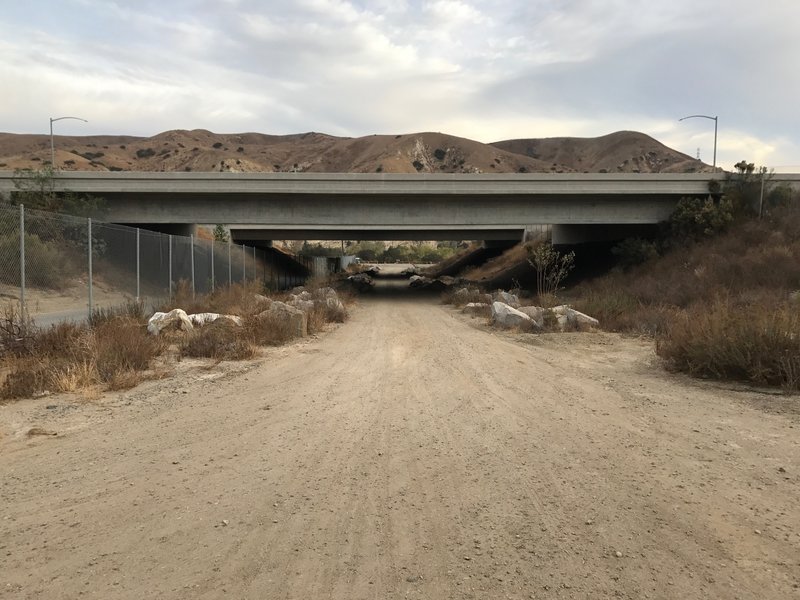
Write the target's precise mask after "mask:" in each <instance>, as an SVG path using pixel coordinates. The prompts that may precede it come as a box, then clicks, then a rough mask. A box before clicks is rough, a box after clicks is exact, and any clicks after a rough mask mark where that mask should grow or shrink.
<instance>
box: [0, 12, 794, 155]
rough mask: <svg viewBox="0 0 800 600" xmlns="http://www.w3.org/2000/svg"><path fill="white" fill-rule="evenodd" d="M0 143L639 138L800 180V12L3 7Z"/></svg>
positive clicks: (0, 32) (1, 23)
mask: <svg viewBox="0 0 800 600" xmlns="http://www.w3.org/2000/svg"><path fill="white" fill-rule="evenodd" d="M0 8H2V15H3V17H2V20H1V21H0V57H1V58H2V60H0V82H1V85H0V131H6V132H15V133H46V132H47V131H48V128H49V123H48V117H51V116H52V117H56V116H63V115H75V116H79V117H84V118H86V119H88V120H89V123H88V124H84V123H80V122H78V121H61V122H59V123H57V124H56V126H55V127H56V133H63V134H70V135H82V134H132V135H152V134H155V133H158V132H160V131H164V130H167V129H194V128H205V129H210V130H212V131H215V132H220V133H231V132H243V131H259V132H264V133H278V134H279V133H298V132H304V131H321V132H325V133H330V134H335V135H346V136H360V135H366V134H371V133H409V132H416V131H442V132H446V133H450V134H454V135H459V136H463V137H469V138H472V139H477V140H480V141H483V142H491V141H496V140H501V139H508V138H519V137H551V136H597V135H603V134H606V133H610V132H612V131H617V130H620V129H632V130H638V131H642V132H645V133H647V134H649V135H652V136H653V137H656V138H657V139H659V140H661V141H662V142H664V143H666V144H667V145H669V146H672V147H674V148H677V149H678V150H681V151H683V152H686V153H687V154H690V155H692V156H694V155H696V153H697V151H698V148H699V150H700V155H701V158H702V159H703V160H705V161H706V162H709V163H710V162H711V158H712V151H713V132H714V122H713V121H711V120H707V119H691V120H688V121H684V122H680V123H679V122H678V119H679V118H680V117H683V116H686V115H692V114H698V113H699V114H705V115H710V116H714V115H718V116H719V142H718V159H717V163H718V164H719V165H721V166H723V167H725V168H731V167H732V165H733V163H735V162H737V161H738V160H740V159H743V158H746V159H747V160H749V161H753V162H756V163H757V164H763V165H767V166H771V167H776V170H778V171H780V170H792V169H786V168H785V167H795V168H794V170H795V171H800V102H799V101H798V98H800V34H798V23H800V1H798V0H766V1H765V2H762V3H755V4H754V3H752V2H745V1H743V0H297V1H290V0H284V1H273V0H213V1H212V0H158V1H155V0H136V1H133V0H130V1H127V2H124V1H122V0H119V1H116V2H115V1H111V0H51V1H47V0H26V1H25V2H20V1H19V0H0Z"/></svg>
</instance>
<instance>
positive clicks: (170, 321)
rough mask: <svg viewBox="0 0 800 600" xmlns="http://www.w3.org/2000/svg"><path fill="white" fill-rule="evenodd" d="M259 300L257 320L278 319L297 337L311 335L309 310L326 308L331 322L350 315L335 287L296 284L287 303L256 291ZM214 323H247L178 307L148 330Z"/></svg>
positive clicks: (159, 315) (154, 318)
mask: <svg viewBox="0 0 800 600" xmlns="http://www.w3.org/2000/svg"><path fill="white" fill-rule="evenodd" d="M255 300H256V301H257V303H258V305H259V307H260V308H261V309H262V310H260V311H259V312H258V313H257V314H256V318H257V319H265V318H271V319H278V320H280V321H284V322H286V323H288V324H289V328H290V329H291V331H292V334H293V335H294V336H295V337H303V336H306V335H308V313H309V312H311V311H312V310H314V309H316V308H319V307H321V308H323V309H324V310H325V311H326V313H327V319H326V320H328V321H339V322H342V321H344V320H345V317H346V316H347V310H346V309H345V306H344V304H342V301H341V300H340V299H339V296H338V294H337V293H336V290H334V289H333V288H330V287H327V288H320V289H317V290H314V291H313V292H309V291H308V290H306V289H305V288H304V287H296V288H294V289H292V291H291V292H290V293H289V297H288V298H287V299H286V302H279V301H278V300H272V299H271V298H268V297H267V296H262V295H261V294H255ZM211 323H216V324H225V325H230V326H236V327H241V326H242V325H243V324H244V322H243V319H242V317H240V316H237V315H223V314H219V313H210V312H206V313H197V314H192V315H189V314H186V311H184V310H182V309H180V308H176V309H174V310H171V311H169V312H168V313H164V312H157V313H155V314H153V316H152V317H150V319H149V320H148V322H147V331H148V332H150V333H151V334H153V335H158V334H160V333H162V332H165V331H192V330H193V329H194V328H196V327H203V326H205V325H209V324H211Z"/></svg>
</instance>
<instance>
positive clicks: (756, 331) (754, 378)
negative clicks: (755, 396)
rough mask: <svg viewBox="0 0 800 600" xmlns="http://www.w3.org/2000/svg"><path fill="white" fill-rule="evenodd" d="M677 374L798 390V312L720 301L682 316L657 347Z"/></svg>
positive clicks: (784, 307)
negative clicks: (678, 372)
mask: <svg viewBox="0 0 800 600" xmlns="http://www.w3.org/2000/svg"><path fill="white" fill-rule="evenodd" d="M657 352H658V354H659V356H661V357H662V358H664V359H665V360H666V361H667V364H668V365H669V366H670V367H671V368H673V369H675V370H678V371H684V372H687V373H689V374H691V375H694V376H699V377H711V378H715V379H734V380H741V381H748V382H752V383H756V384H762V385H771V386H782V387H784V388H786V389H789V390H800V314H798V311H797V308H796V307H793V306H790V305H789V304H788V303H782V304H773V305H766V306H765V305H764V304H761V303H759V304H749V303H742V302H737V301H736V300H732V299H730V298H721V299H717V300H716V301H714V302H713V303H712V304H711V305H710V306H705V305H698V306H695V307H693V308H692V309H690V310H687V311H685V312H683V313H682V314H681V315H679V316H678V317H677V318H676V319H675V320H674V321H673V323H672V325H671V327H669V329H668V330H667V331H666V333H665V334H664V335H663V336H661V337H659V339H658V343H657Z"/></svg>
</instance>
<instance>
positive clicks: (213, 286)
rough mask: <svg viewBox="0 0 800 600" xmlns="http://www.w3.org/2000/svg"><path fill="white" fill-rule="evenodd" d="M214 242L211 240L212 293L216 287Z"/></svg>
mask: <svg viewBox="0 0 800 600" xmlns="http://www.w3.org/2000/svg"><path fill="white" fill-rule="evenodd" d="M215 283H216V282H215V281H214V240H211V291H212V292H213V291H214V288H215V287H216V286H215V285H214V284H215Z"/></svg>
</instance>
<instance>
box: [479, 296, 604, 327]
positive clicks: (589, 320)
mask: <svg viewBox="0 0 800 600" xmlns="http://www.w3.org/2000/svg"><path fill="white" fill-rule="evenodd" d="M486 306H487V305H485V304H482V303H471V304H468V305H467V306H466V307H464V312H469V313H472V314H481V311H482V310H485V308H484V307H486ZM468 308H469V310H467V309H468ZM548 317H549V318H552V319H553V320H554V321H555V322H556V323H557V324H558V328H559V329H560V330H561V331H568V330H581V331H583V330H589V329H593V328H595V327H599V326H600V322H599V321H598V320H597V319H595V318H594V317H590V316H589V315H586V314H584V313H582V312H579V311H577V310H575V309H574V308H570V307H569V306H567V305H566V304H562V305H561V306H554V307H553V308H542V307H541V306H517V307H514V306H511V305H510V304H506V303H505V302H500V301H497V300H495V301H494V302H492V304H491V321H492V324H493V325H495V326H497V327H502V328H506V329H509V328H512V327H528V328H531V329H535V330H542V329H544V327H545V324H546V321H547V319H548Z"/></svg>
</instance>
